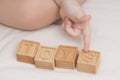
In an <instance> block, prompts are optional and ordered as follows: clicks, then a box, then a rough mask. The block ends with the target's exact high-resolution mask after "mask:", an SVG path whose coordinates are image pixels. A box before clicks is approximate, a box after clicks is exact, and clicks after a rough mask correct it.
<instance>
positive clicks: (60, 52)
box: [55, 45, 78, 69]
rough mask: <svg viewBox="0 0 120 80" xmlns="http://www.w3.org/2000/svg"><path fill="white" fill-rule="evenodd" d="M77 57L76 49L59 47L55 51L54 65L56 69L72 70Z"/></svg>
mask: <svg viewBox="0 0 120 80" xmlns="http://www.w3.org/2000/svg"><path fill="white" fill-rule="evenodd" d="M77 55H78V48H77V47H72V46H63V45H60V46H59V47H58V49H57V53H56V57H55V64H56V67H59V68H66V69H74V68H75V66H76V65H75V64H76V58H77Z"/></svg>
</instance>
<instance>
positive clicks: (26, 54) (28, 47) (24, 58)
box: [16, 40, 40, 64]
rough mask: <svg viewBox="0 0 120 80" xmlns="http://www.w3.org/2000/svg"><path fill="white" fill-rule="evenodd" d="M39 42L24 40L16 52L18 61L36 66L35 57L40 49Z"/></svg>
mask: <svg viewBox="0 0 120 80" xmlns="http://www.w3.org/2000/svg"><path fill="white" fill-rule="evenodd" d="M39 45H40V44H39V43H38V42H33V41H28V40H22V41H21V42H20V45H19V47H18V49H17V52H16V57H17V60H18V61H21V62H25V63H31V64H34V57H35V55H36V52H37V50H38V47H39Z"/></svg>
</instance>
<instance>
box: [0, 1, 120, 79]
mask: <svg viewBox="0 0 120 80" xmlns="http://www.w3.org/2000/svg"><path fill="white" fill-rule="evenodd" d="M84 8H85V10H86V12H88V13H90V14H91V15H92V21H91V28H92V39H91V49H92V50H97V51H100V52H101V55H102V60H101V64H100V67H99V71H98V73H97V74H96V75H92V74H87V73H82V72H77V71H76V70H66V69H55V70H54V71H47V70H41V69H37V68H35V67H34V65H30V64H25V63H20V62H17V61H16V56H15V51H16V47H17V46H18V44H19V42H20V41H21V40H22V39H29V40H34V41H39V42H41V44H42V45H46V46H52V47H57V46H58V45H59V44H64V45H73V46H77V47H79V50H80V49H81V48H82V47H81V43H82V42H81V39H80V38H77V39H73V38H71V37H69V36H68V35H67V34H65V32H64V31H63V30H62V29H61V27H60V26H59V25H57V24H54V25H51V26H50V27H48V28H44V29H41V30H38V31H30V32H28V31H21V30H17V29H12V28H9V27H5V26H3V25H0V80H120V62H119V61H120V47H119V45H120V0H89V1H88V2H87V3H86V4H85V5H84Z"/></svg>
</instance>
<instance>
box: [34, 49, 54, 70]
mask: <svg viewBox="0 0 120 80" xmlns="http://www.w3.org/2000/svg"><path fill="white" fill-rule="evenodd" d="M55 55H56V48H51V47H39V49H38V52H37V54H36V57H35V66H36V67H37V68H42V69H49V70H53V69H54V68H55V62H54V59H55Z"/></svg>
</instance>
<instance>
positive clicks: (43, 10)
mask: <svg viewBox="0 0 120 80" xmlns="http://www.w3.org/2000/svg"><path fill="white" fill-rule="evenodd" d="M59 18H60V16H59V8H58V6H57V5H56V4H55V2H54V1H53V0H0V23H2V24H5V25H8V26H11V27H13V28H18V29H23V30H36V29H39V28H42V27H45V26H47V25H49V24H51V23H53V22H55V21H56V20H58V19H59Z"/></svg>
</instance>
